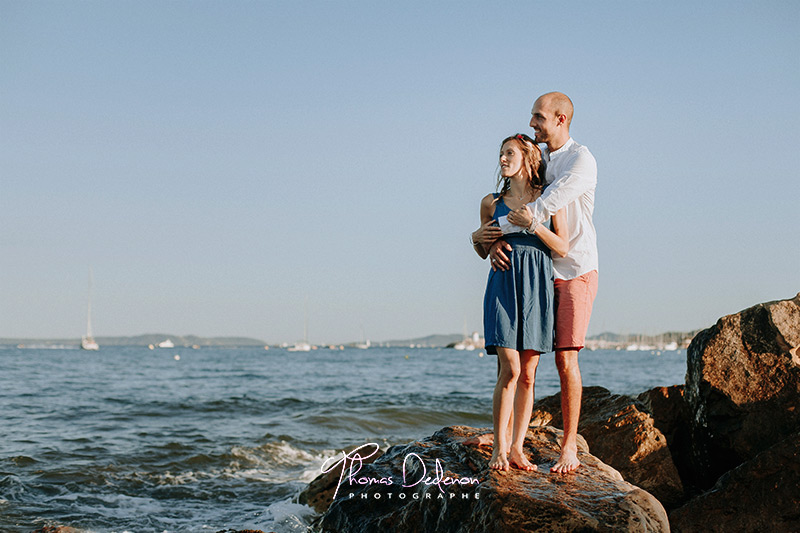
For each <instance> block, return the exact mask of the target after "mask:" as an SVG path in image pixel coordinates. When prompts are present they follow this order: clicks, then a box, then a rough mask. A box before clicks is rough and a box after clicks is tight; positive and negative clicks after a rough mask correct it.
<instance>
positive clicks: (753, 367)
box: [686, 294, 800, 488]
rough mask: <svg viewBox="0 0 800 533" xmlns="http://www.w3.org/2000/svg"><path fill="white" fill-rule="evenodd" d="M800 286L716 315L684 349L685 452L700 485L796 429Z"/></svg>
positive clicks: (799, 381) (799, 387) (799, 379)
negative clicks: (786, 295) (789, 295)
mask: <svg viewBox="0 0 800 533" xmlns="http://www.w3.org/2000/svg"><path fill="white" fill-rule="evenodd" d="M799 349H800V294H798V295H797V296H795V297H794V298H793V299H790V300H781V301H776V302H768V303H764V304H759V305H756V306H754V307H751V308H749V309H745V310H744V311H741V312H740V313H737V314H733V315H728V316H725V317H722V318H720V319H719V320H718V321H717V323H716V324H715V325H714V326H712V327H710V328H708V329H706V330H704V331H701V332H700V333H698V334H697V335H696V336H695V337H694V339H693V340H692V343H691V344H690V345H689V349H688V350H687V373H686V402H687V404H688V406H689V409H690V411H691V413H692V418H691V426H692V427H691V430H692V447H693V456H694V457H693V459H694V461H695V467H696V469H697V472H698V475H699V479H700V484H701V486H702V487H703V488H708V487H710V486H711V485H713V484H714V482H715V481H716V480H717V479H718V478H719V477H720V476H721V475H722V474H724V473H725V472H727V471H728V470H731V469H732V468H735V467H736V466H738V465H740V464H741V463H743V462H744V461H747V460H750V459H752V458H754V457H755V456H756V455H758V454H759V453H760V452H761V451H763V450H765V449H767V448H768V447H770V446H772V445H773V444H774V443H776V442H778V441H780V440H782V439H784V438H785V437H786V436H787V435H789V434H791V433H793V432H795V431H797V430H798V429H800V353H798V350H799Z"/></svg>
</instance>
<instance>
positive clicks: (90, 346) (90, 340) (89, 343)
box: [81, 268, 100, 351]
mask: <svg viewBox="0 0 800 533" xmlns="http://www.w3.org/2000/svg"><path fill="white" fill-rule="evenodd" d="M81 348H82V349H84V350H92V351H96V350H99V349H100V346H99V345H98V344H97V342H95V340H94V337H93V336H92V269H91V268H90V269H89V299H88V304H87V308H86V335H85V336H83V337H81Z"/></svg>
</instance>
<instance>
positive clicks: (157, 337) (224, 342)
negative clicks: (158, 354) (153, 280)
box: [0, 333, 266, 346]
mask: <svg viewBox="0 0 800 533" xmlns="http://www.w3.org/2000/svg"><path fill="white" fill-rule="evenodd" d="M167 339H169V340H171V341H172V342H173V344H175V346H194V345H197V346H264V345H266V342H264V341H262V340H259V339H251V338H248V337H198V336H196V335H169V334H166V333H148V334H146V335H136V336H133V337H95V340H96V341H97V344H99V345H100V346H148V345H150V344H153V345H156V344H158V343H160V342H163V341H165V340H167ZM80 343H81V340H80V339H0V344H5V345H12V346H17V345H20V344H23V345H25V346H31V345H36V346H79V345H80Z"/></svg>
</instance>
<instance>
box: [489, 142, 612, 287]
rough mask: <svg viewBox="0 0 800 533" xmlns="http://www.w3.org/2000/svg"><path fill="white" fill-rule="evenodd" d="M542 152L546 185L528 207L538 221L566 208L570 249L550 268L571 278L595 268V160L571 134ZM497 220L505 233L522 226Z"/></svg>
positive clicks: (558, 274) (560, 274)
mask: <svg viewBox="0 0 800 533" xmlns="http://www.w3.org/2000/svg"><path fill="white" fill-rule="evenodd" d="M542 155H543V157H544V159H545V161H547V173H546V179H547V183H548V184H549V185H548V186H547V188H545V190H544V192H543V193H542V195H541V196H540V197H539V198H537V199H536V201H535V202H532V203H530V204H528V207H529V208H530V210H531V213H533V220H534V222H536V223H538V224H541V223H543V222H546V221H547V220H548V219H550V217H552V216H553V215H555V214H556V213H557V212H558V211H559V210H560V209H562V208H565V209H566V215H567V217H566V218H567V227H568V228H569V252H568V253H567V256H566V257H558V256H556V257H553V269H554V270H555V274H556V278H558V279H574V278H577V277H578V276H582V275H583V274H586V273H587V272H591V271H592V270H598V257H597V232H596V231H595V229H594V223H593V222H592V214H593V213H594V190H595V187H596V186H597V162H596V161H595V159H594V156H593V155H592V154H591V152H589V149H588V148H586V147H585V146H581V145H580V144H578V143H576V142H575V141H574V140H573V139H572V138H571V137H570V139H569V140H568V141H567V142H566V144H564V146H562V147H561V148H559V149H558V150H556V151H555V152H552V153H550V152H548V150H547V148H545V149H544V150H542ZM504 218H505V217H504ZM500 222H501V227H502V228H503V231H504V233H509V232H514V231H520V230H521V229H522V228H518V227H517V226H513V225H510V224H508V222H507V221H503V220H501V221H500ZM504 223H505V225H504Z"/></svg>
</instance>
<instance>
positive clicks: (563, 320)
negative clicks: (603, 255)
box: [555, 270, 597, 350]
mask: <svg viewBox="0 0 800 533" xmlns="http://www.w3.org/2000/svg"><path fill="white" fill-rule="evenodd" d="M595 296H597V270H592V271H591V272H587V273H586V274H584V275H582V276H578V277H577V278H575V279H556V280H555V303H556V346H555V348H556V350H568V349H575V350H580V349H581V348H583V347H584V345H585V344H586V331H587V330H588V329H589V318H591V316H592V304H593V303H594V298H595Z"/></svg>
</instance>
